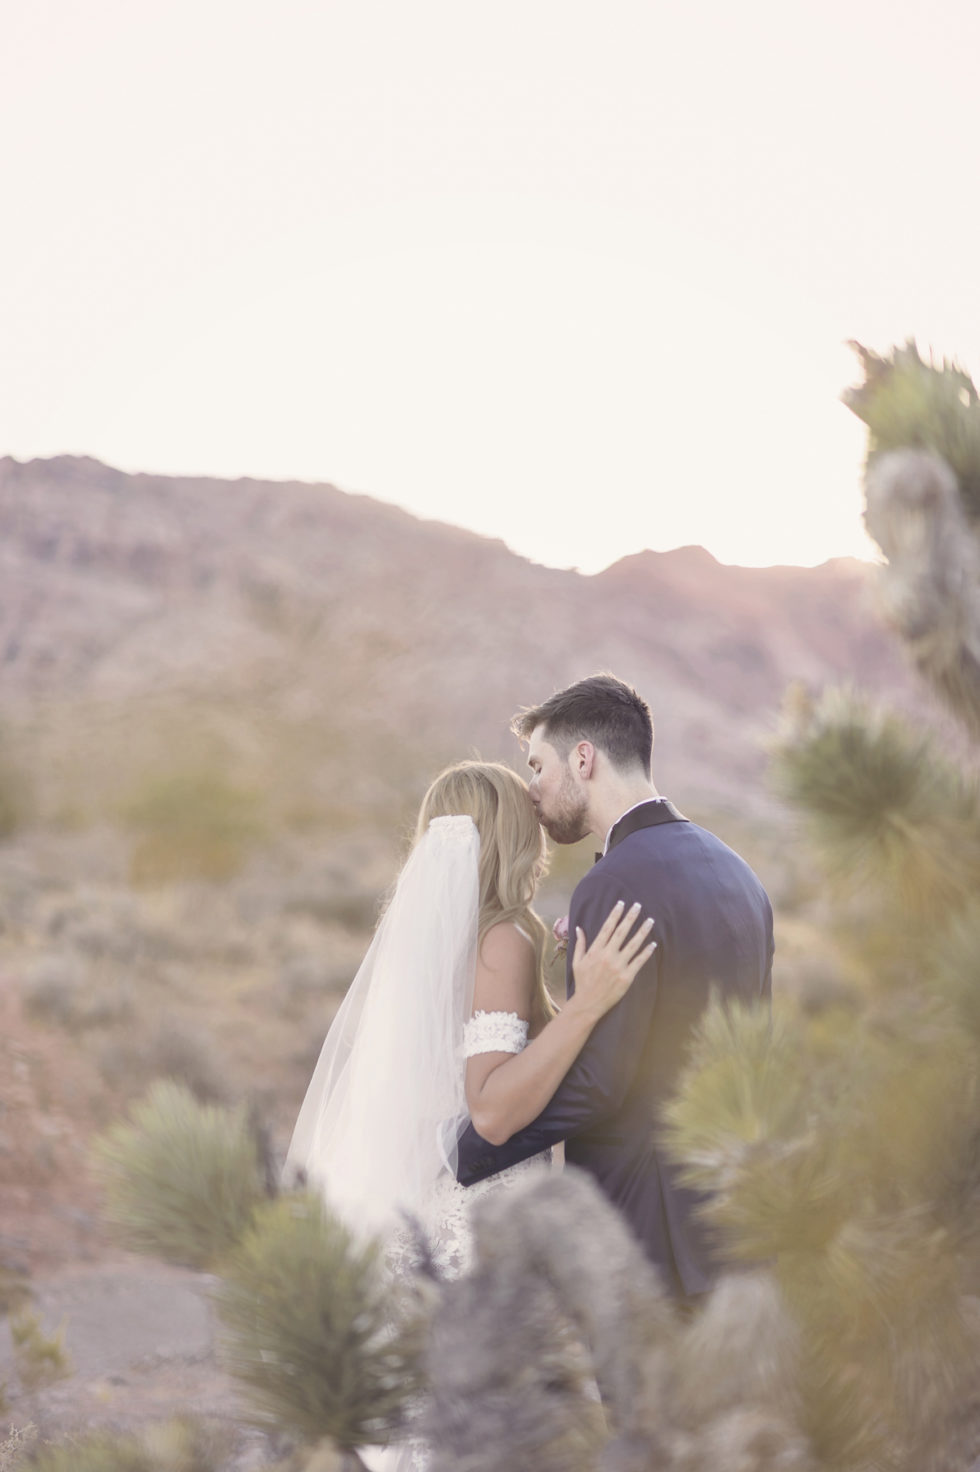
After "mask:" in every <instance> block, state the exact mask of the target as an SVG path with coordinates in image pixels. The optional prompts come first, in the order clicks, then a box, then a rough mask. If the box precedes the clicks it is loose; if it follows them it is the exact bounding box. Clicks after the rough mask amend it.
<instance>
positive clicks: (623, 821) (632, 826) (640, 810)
mask: <svg viewBox="0 0 980 1472" xmlns="http://www.w3.org/2000/svg"><path fill="white" fill-rule="evenodd" d="M689 821H690V819H688V818H685V817H684V814H683V813H679V812H678V811H677V809H676V808H675V807H674V804H673V803H672V802H668V801H667V799H666V798H665V797H654V798H651V799H650V801H649V802H641V803H640V805H639V807H635V808H632V809H631V810H630V812H628V813H625V814H624V815H623V817H621V818H620V820H619V822H618V823H614V824H613V830H612V832H611V833H610V835H609V848H608V849H607V850H606V852H607V853H611V852H612V850H613V849H614V848H615V847H616V845H617V843H622V841H623V839H624V838H629V836H630V834H631V833H639V831H640V829H641V828H656V827H658V826H659V824H661V823H687V822H689Z"/></svg>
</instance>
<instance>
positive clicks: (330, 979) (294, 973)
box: [278, 955, 355, 1002]
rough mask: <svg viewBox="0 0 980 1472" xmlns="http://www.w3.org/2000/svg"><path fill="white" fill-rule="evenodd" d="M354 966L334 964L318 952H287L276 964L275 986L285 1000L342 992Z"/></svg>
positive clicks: (349, 981)
mask: <svg viewBox="0 0 980 1472" xmlns="http://www.w3.org/2000/svg"><path fill="white" fill-rule="evenodd" d="M354 969H355V968H354V967H352V966H349V965H336V964H334V963H332V962H331V961H329V960H327V959H325V958H324V957H322V956H318V955H298V956H289V957H288V958H287V959H286V960H285V961H283V963H282V965H281V966H280V968H279V978H278V983H279V989H280V991H281V993H282V995H283V996H284V997H285V999H286V1001H287V1002H299V1001H304V1000H306V999H307V998H309V997H322V996H327V995H329V994H330V993H335V994H336V995H338V996H343V994H344V992H345V991H346V990H347V988H348V986H349V985H350V983H351V980H352V978H353V975H354Z"/></svg>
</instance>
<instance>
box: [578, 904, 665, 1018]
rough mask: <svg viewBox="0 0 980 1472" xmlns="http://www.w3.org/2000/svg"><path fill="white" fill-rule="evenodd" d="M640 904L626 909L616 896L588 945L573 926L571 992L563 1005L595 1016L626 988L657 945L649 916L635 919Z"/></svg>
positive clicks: (637, 915) (580, 928)
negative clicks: (572, 977) (652, 936)
mask: <svg viewBox="0 0 980 1472" xmlns="http://www.w3.org/2000/svg"><path fill="white" fill-rule="evenodd" d="M640 908H641V907H640V905H639V904H635V905H632V906H631V907H630V908H629V909H627V908H626V904H625V901H623V900H620V901H619V902H618V903H617V904H615V905H614V906H613V908H612V910H611V911H610V912H609V914H608V915H607V917H606V919H605V921H604V923H603V925H602V928H601V929H600V930H599V932H598V934H597V935H596V937H595V939H594V940H593V942H592V944H591V945H589V944H587V942H586V938H585V931H584V930H583V929H582V927H581V926H577V927H576V930H575V950H574V952H573V953H572V971H573V973H574V976H575V994H574V996H573V997H572V998H570V999H569V1001H568V1002H567V1003H566V1007H572V1006H574V1007H575V1008H576V1010H579V1009H581V1010H583V1011H589V1012H592V1013H594V1014H595V1017H596V1020H598V1019H599V1018H600V1017H602V1016H604V1015H605V1013H607V1012H608V1011H609V1009H610V1007H615V1005H616V1003H617V1002H618V1001H620V1000H621V998H622V997H624V996H625V995H626V993H627V992H628V991H629V989H630V986H631V985H632V983H633V980H634V978H635V977H636V975H637V974H638V972H639V971H640V970H641V969H642V967H643V966H645V965H646V963H647V961H649V959H650V957H651V956H652V955H653V953H654V951H655V950H656V948H657V942H656V941H655V940H651V939H650V931H651V929H652V927H653V919H652V918H649V919H646V920H644V921H643V922H642V923H640V924H638V923H637V922H638V921H639V919H640Z"/></svg>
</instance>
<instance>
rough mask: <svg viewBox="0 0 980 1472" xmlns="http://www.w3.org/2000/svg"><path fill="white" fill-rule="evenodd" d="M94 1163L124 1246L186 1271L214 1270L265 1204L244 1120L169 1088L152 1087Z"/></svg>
mask: <svg viewBox="0 0 980 1472" xmlns="http://www.w3.org/2000/svg"><path fill="white" fill-rule="evenodd" d="M96 1159H97V1162H98V1164H99V1167H100V1172H101V1175H102V1179H103V1183H104V1186H105V1212H106V1216H107V1218H108V1220H109V1221H110V1222H111V1223H112V1224H113V1225H114V1226H115V1227H116V1229H117V1230H118V1232H119V1234H120V1236H121V1238H122V1241H123V1242H124V1243H125V1245H126V1246H127V1247H129V1248H130V1249H131V1250H132V1251H134V1252H144V1253H149V1254H151V1255H154V1256H157V1257H162V1258H165V1259H166V1260H167V1261H168V1262H173V1263H179V1264H182V1265H185V1266H188V1267H197V1268H213V1267H214V1265H215V1264H216V1263H217V1262H219V1261H220V1259H221V1258H222V1256H223V1255H224V1254H225V1253H226V1252H227V1251H228V1249H229V1248H230V1247H231V1246H232V1245H233V1243H235V1242H236V1241H237V1240H238V1238H239V1237H240V1236H241V1235H242V1233H243V1232H244V1230H245V1228H246V1227H247V1225H248V1223H249V1221H250V1220H251V1217H252V1213H253V1212H254V1210H255V1208H256V1206H257V1205H258V1204H259V1202H260V1201H261V1200H263V1198H264V1197H265V1195H266V1182H265V1178H264V1170H263V1161H262V1159H261V1151H260V1148H259V1142H258V1141H257V1139H256V1135H255V1131H254V1129H253V1128H252V1126H251V1124H250V1122H249V1118H248V1113H247V1111H246V1110H245V1109H244V1108H241V1107H240V1108H237V1109H229V1108H222V1107H219V1106H217V1105H211V1104H202V1103H200V1102H199V1101H198V1100H197V1099H195V1098H194V1096H193V1094H192V1093H191V1092H190V1090H189V1089H187V1088H186V1087H184V1086H183V1085H180V1084H176V1083H172V1082H160V1083H157V1084H154V1086H153V1088H152V1089H151V1090H150V1092H149V1094H148V1095H147V1097H146V1098H145V1099H143V1100H142V1101H141V1102H140V1103H138V1104H135V1105H134V1106H133V1107H132V1109H131V1111H130V1119H129V1121H128V1122H126V1123H122V1124H118V1125H115V1126H113V1127H112V1129H110V1130H109V1131H107V1133H106V1134H105V1135H104V1136H103V1137H102V1139H101V1140H100V1141H99V1142H97V1145H96Z"/></svg>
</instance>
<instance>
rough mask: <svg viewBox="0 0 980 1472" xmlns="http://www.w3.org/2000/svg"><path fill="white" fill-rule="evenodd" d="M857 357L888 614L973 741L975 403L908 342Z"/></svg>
mask: <svg viewBox="0 0 980 1472" xmlns="http://www.w3.org/2000/svg"><path fill="white" fill-rule="evenodd" d="M852 346H853V347H854V348H855V349H856V351H857V352H858V354H859V356H860V358H861V363H862V367H863V369H864V373H865V381H864V383H863V384H861V385H859V386H858V387H856V388H853V389H849V390H847V391H846V392H845V394H844V396H843V397H844V402H845V403H846V404H847V405H848V406H849V407H850V408H851V409H853V410H854V412H855V414H857V415H858V417H859V418H860V419H862V420H863V421H864V422H865V424H867V426H868V431H869V453H868V463H867V469H866V475H865V489H866V509H865V521H866V524H867V528H868V531H869V533H870V535H871V536H872V537H873V538H874V540H875V541H876V542H877V543H878V545H879V547H880V548H881V550H882V552H883V553H884V554H885V557H886V558H887V562H886V564H885V566H884V568H883V569H882V572H881V576H880V591H881V600H882V605H883V609H884V612H885V615H886V617H887V618H888V620H889V622H890V623H891V625H892V626H893V627H894V629H895V630H896V632H897V633H898V634H899V636H900V637H901V639H902V640H903V642H904V643H905V644H906V646H907V649H908V652H909V654H910V656H911V658H912V660H913V662H914V663H915V665H916V667H917V669H918V670H919V672H920V673H921V674H922V675H923V676H924V677H925V678H926V679H927V680H929V681H930V683H931V684H932V685H933V686H934V687H935V689H936V690H937V691H938V693H939V694H940V695H941V696H942V697H943V699H944V700H945V701H946V703H947V704H948V705H949V706H950V708H951V709H952V710H953V711H954V712H955V713H956V715H957V716H958V717H959V718H960V719H961V720H963V721H964V722H965V723H966V725H967V727H968V728H969V729H970V730H972V731H973V732H974V733H980V403H978V399H977V391H976V389H975V387H974V385H973V382H972V380H971V379H970V378H969V376H968V375H967V374H966V373H964V372H963V371H962V369H960V368H957V367H956V366H955V365H954V364H952V363H949V362H946V361H943V362H942V363H941V364H939V365H936V364H935V363H933V362H931V361H930V362H928V363H926V362H924V361H923V359H922V358H921V357H920V355H919V353H918V350H917V349H916V347H915V344H914V343H907V344H906V346H905V347H904V348H896V349H894V350H893V352H892V353H891V354H890V355H889V356H888V357H885V358H881V357H878V356H877V355H876V354H874V353H870V352H868V351H867V349H865V348H862V347H861V346H860V344H858V343H854V344H852Z"/></svg>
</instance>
